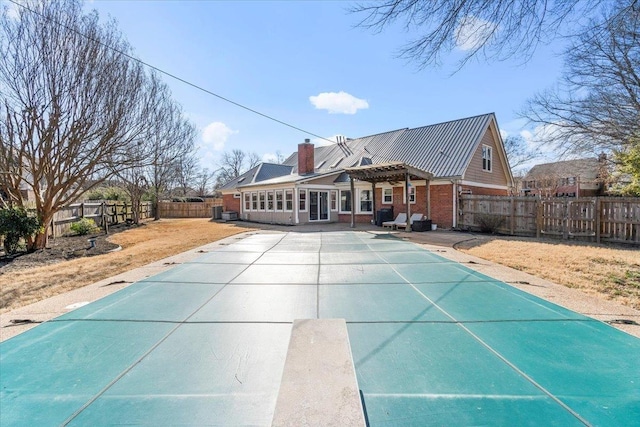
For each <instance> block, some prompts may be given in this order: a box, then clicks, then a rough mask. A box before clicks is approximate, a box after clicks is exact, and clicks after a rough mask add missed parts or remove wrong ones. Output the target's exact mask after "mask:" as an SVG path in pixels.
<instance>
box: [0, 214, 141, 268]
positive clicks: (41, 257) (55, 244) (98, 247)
mask: <svg viewBox="0 0 640 427" xmlns="http://www.w3.org/2000/svg"><path fill="white" fill-rule="evenodd" d="M140 226H143V225H140ZM133 227H138V226H137V225H127V224H120V225H113V226H111V227H109V235H106V234H105V232H104V231H100V232H99V233H93V234H87V235H85V236H62V237H56V238H55V239H52V238H50V239H49V242H48V244H47V248H45V249H40V250H37V251H35V252H31V253H24V252H21V253H18V254H15V255H4V251H2V249H1V247H0V254H2V255H0V275H1V274H3V273H6V272H8V271H16V270H23V269H27V268H33V267H41V266H44V265H51V264H55V263H58V262H61V261H66V260H69V259H74V258H80V257H87V256H96V255H102V254H106V253H109V252H112V251H114V250H118V249H119V248H120V247H119V246H118V245H116V244H115V243H111V242H109V241H107V237H110V236H112V235H113V234H115V233H119V232H121V231H124V230H127V229H130V228H133ZM89 239H95V247H91V243H90V242H89Z"/></svg>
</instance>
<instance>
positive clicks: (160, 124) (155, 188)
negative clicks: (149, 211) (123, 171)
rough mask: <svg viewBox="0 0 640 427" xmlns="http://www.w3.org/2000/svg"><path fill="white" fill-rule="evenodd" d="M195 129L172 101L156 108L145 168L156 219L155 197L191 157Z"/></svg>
mask: <svg viewBox="0 0 640 427" xmlns="http://www.w3.org/2000/svg"><path fill="white" fill-rule="evenodd" d="M166 90H167V92H168V89H166ZM196 133H197V132H196V128H195V126H194V125H193V124H192V123H191V122H189V120H187V119H185V118H184V116H183V112H182V108H180V106H179V105H178V104H176V103H175V102H172V101H166V102H165V103H164V105H163V108H162V109H161V110H160V111H158V116H157V117H156V120H155V121H154V128H153V130H152V133H151V135H149V141H150V142H151V150H150V151H151V152H150V155H149V162H150V165H149V167H147V168H146V170H147V180H148V183H149V186H150V188H151V193H152V196H151V200H152V203H153V212H154V219H156V220H158V219H160V216H159V211H158V201H159V200H160V198H161V197H162V195H163V194H165V193H166V192H167V191H168V190H169V186H170V185H171V184H172V183H174V182H176V181H177V180H178V177H179V176H180V173H181V165H182V162H183V160H184V159H185V158H186V157H189V156H191V157H193V155H192V153H193V152H194V150H195V148H194V146H195V138H196Z"/></svg>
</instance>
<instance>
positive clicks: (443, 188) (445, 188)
mask: <svg viewBox="0 0 640 427" xmlns="http://www.w3.org/2000/svg"><path fill="white" fill-rule="evenodd" d="M431 221H432V222H433V224H438V228H451V227H453V184H448V185H432V186H431Z"/></svg>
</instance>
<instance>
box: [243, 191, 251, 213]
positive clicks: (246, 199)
mask: <svg viewBox="0 0 640 427" xmlns="http://www.w3.org/2000/svg"><path fill="white" fill-rule="evenodd" d="M243 194H244V210H245V211H249V210H251V193H243Z"/></svg>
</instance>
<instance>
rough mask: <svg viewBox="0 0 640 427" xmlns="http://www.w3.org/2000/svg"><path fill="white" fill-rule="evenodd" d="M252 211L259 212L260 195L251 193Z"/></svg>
mask: <svg viewBox="0 0 640 427" xmlns="http://www.w3.org/2000/svg"><path fill="white" fill-rule="evenodd" d="M251 210H252V211H257V210H258V193H251Z"/></svg>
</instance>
